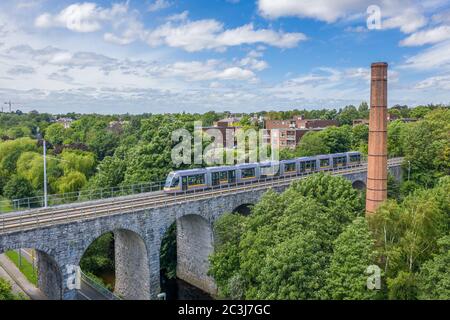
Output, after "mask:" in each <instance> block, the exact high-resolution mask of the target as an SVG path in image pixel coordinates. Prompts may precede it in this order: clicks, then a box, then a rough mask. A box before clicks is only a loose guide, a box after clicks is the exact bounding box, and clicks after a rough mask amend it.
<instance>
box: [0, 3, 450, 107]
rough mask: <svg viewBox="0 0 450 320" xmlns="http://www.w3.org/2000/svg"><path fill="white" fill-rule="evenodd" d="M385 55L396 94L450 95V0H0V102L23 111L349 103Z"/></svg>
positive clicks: (432, 99)
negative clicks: (7, 102) (9, 103)
mask: <svg viewBox="0 0 450 320" xmlns="http://www.w3.org/2000/svg"><path fill="white" fill-rule="evenodd" d="M378 10H379V11H378ZM378 13H379V14H378ZM378 17H379V19H377V18H378ZM376 22H379V23H376ZM374 23H376V24H374ZM377 61H385V62H388V63H389V105H390V106H392V105H394V104H402V105H403V104H407V105H409V106H416V105H419V104H428V103H445V104H449V103H450V0H421V1H419V0H395V1H394V0H340V1H336V0H189V1H188V0H128V1H126V0H116V1H105V0H98V1H94V0H91V1H89V2H82V1H80V2H75V1H73V0H62V1H61V0H2V1H0V103H1V104H2V105H3V106H4V107H6V108H7V106H6V105H4V104H3V102H4V101H5V102H6V101H12V102H13V103H15V104H14V105H13V108H14V109H16V108H19V109H21V110H22V111H25V112H28V111H31V110H38V111H39V112H51V113H66V112H79V113H103V114H123V113H134V114H136V113H144V112H147V113H167V112H182V111H185V112H199V113H203V112H207V111H211V110H214V111H231V112H248V113H250V112H255V111H261V110H290V109H294V108H307V109H317V108H341V107H344V106H345V105H348V104H355V105H358V104H359V103H360V102H361V101H368V100H369V95H370V91H369V89H370V88H369V77H370V64H371V63H372V62H377Z"/></svg>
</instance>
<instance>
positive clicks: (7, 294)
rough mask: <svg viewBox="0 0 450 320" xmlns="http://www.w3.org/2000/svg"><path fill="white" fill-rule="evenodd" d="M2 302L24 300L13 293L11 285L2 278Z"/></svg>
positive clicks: (0, 287)
mask: <svg viewBox="0 0 450 320" xmlns="http://www.w3.org/2000/svg"><path fill="white" fill-rule="evenodd" d="M0 300H3V301H4V300H23V298H22V297H20V296H17V295H15V294H14V293H13V292H12V287H11V283H9V282H8V281H6V280H5V279H3V278H0Z"/></svg>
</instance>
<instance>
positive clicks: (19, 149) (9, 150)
mask: <svg viewBox="0 0 450 320" xmlns="http://www.w3.org/2000/svg"><path fill="white" fill-rule="evenodd" d="M26 151H37V146H36V142H35V141H34V140H32V139H30V138H20V139H17V140H10V141H4V142H1V143H0V169H2V170H5V171H6V172H9V173H13V172H15V171H16V163H17V160H18V159H19V157H20V155H21V154H22V153H23V152H26Z"/></svg>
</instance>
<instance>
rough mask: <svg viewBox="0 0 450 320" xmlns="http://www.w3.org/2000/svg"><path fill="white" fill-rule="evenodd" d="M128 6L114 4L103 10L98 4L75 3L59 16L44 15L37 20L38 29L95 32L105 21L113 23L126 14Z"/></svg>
mask: <svg viewBox="0 0 450 320" xmlns="http://www.w3.org/2000/svg"><path fill="white" fill-rule="evenodd" d="M127 11H128V4H126V3H125V4H120V3H116V4H113V5H112V7H111V8H106V9H105V8H102V7H99V6H97V4H96V3H92V2H84V3H75V4H72V5H70V6H68V7H67V8H65V9H63V10H62V11H61V12H60V13H58V14H57V15H52V14H50V13H44V14H42V15H40V16H38V17H37V18H36V20H35V26H36V27H38V28H51V27H62V28H67V29H69V30H71V31H75V32H94V31H98V30H100V29H101V28H102V23H103V22H105V21H113V20H114V19H116V18H117V17H119V16H122V15H124V14H126V13H127Z"/></svg>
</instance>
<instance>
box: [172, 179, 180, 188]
mask: <svg viewBox="0 0 450 320" xmlns="http://www.w3.org/2000/svg"><path fill="white" fill-rule="evenodd" d="M179 183H180V178H179V177H176V178H174V179H172V184H171V185H170V187H171V188H173V187H177V186H178V184H179Z"/></svg>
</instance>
